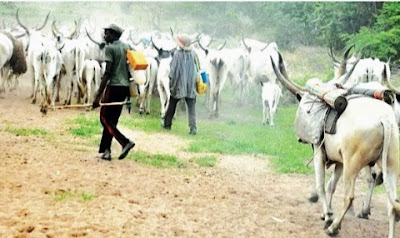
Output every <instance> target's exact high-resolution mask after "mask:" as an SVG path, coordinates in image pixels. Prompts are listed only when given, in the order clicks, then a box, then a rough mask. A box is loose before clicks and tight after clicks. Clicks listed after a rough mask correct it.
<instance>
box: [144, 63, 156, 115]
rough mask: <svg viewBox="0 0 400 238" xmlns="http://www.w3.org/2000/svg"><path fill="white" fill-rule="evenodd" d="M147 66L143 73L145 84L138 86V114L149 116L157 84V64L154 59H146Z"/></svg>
mask: <svg viewBox="0 0 400 238" xmlns="http://www.w3.org/2000/svg"><path fill="white" fill-rule="evenodd" d="M146 60H147V63H148V66H147V69H146V72H145V76H146V83H145V84H144V85H139V104H140V107H139V113H140V114H143V113H146V114H150V105H151V97H152V95H153V91H154V86H155V85H156V82H157V72H158V71H159V70H158V63H157V61H156V60H155V58H153V57H150V56H147V57H146Z"/></svg>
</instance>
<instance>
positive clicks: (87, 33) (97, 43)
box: [85, 28, 101, 46]
mask: <svg viewBox="0 0 400 238" xmlns="http://www.w3.org/2000/svg"><path fill="white" fill-rule="evenodd" d="M85 31H86V35H87V36H88V37H89V39H90V40H91V41H92V42H93V43H95V44H96V45H98V46H100V45H101V44H100V43H99V42H97V41H95V40H94V39H93V38H92V37H91V36H90V34H89V32H88V30H87V29H86V28H85Z"/></svg>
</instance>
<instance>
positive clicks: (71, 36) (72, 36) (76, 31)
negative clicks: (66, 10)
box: [68, 21, 78, 40]
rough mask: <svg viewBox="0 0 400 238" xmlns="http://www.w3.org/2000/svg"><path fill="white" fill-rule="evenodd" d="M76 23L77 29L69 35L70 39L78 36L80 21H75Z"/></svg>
mask: <svg viewBox="0 0 400 238" xmlns="http://www.w3.org/2000/svg"><path fill="white" fill-rule="evenodd" d="M74 23H75V29H74V31H73V32H72V33H71V35H69V37H68V39H70V40H72V39H73V38H74V36H76V34H77V33H78V22H76V21H74Z"/></svg>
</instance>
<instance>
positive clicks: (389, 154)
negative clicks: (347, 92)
mask: <svg viewBox="0 0 400 238" xmlns="http://www.w3.org/2000/svg"><path fill="white" fill-rule="evenodd" d="M279 59H280V60H279V69H278V67H277V66H276V65H275V64H274V62H273V61H272V65H273V69H274V72H275V74H276V75H277V78H278V80H279V81H280V82H281V83H282V84H283V85H284V86H285V87H286V88H287V89H288V90H289V91H290V92H292V93H293V94H295V95H297V96H300V98H301V97H302V96H304V95H306V93H307V91H306V90H305V89H303V88H301V87H300V86H297V85H296V84H294V83H293V82H292V81H290V80H289V79H288V77H287V74H285V75H286V77H285V76H284V75H283V74H282V73H281V71H282V72H285V69H284V67H282V65H283V64H282V57H281V56H280V55H279ZM384 77H386V75H384ZM316 100H318V99H316ZM323 137H324V140H323V141H321V142H320V143H317V144H313V146H314V148H320V149H319V150H316V152H315V156H314V168H315V176H316V188H317V191H318V194H319V197H320V198H321V202H322V206H323V213H324V219H325V227H326V233H327V234H328V235H331V236H332V235H336V234H338V232H339V229H340V226H341V222H342V219H343V217H344V215H345V214H346V212H347V210H348V209H349V208H350V206H351V205H352V202H353V200H354V187H355V180H356V177H357V175H358V173H359V172H360V170H361V169H362V168H364V167H365V166H367V165H369V164H372V163H376V164H378V165H379V166H380V167H381V168H382V171H383V178H384V184H385V188H386V192H387V195H388V215H389V235H388V237H389V238H394V229H395V226H394V222H395V215H396V214H399V213H400V203H399V202H398V201H396V198H397V193H396V189H397V186H396V182H397V176H398V166H399V127H398V125H397V123H396V119H395V115H394V112H393V109H392V108H391V107H390V105H388V104H387V103H385V102H383V101H381V100H376V99H374V98H371V97H356V98H353V99H351V100H349V101H348V104H347V107H346V109H345V110H344V111H343V113H342V114H341V116H340V117H339V119H338V120H337V123H336V133H335V134H328V133H325V132H324V134H323ZM326 161H329V162H330V163H334V164H335V170H342V171H343V184H344V204H343V207H342V209H341V211H340V212H339V214H338V216H337V217H336V218H335V219H333V218H332V212H331V210H330V209H329V206H328V203H327V199H326V193H325V165H326Z"/></svg>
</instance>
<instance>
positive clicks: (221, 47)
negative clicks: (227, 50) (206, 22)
mask: <svg viewBox="0 0 400 238" xmlns="http://www.w3.org/2000/svg"><path fill="white" fill-rule="evenodd" d="M225 45H226V40H225V42H224V43H223V44H222V45H221V46H220V47H218V49H217V50H222V49H223V48H224V47H225Z"/></svg>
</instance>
